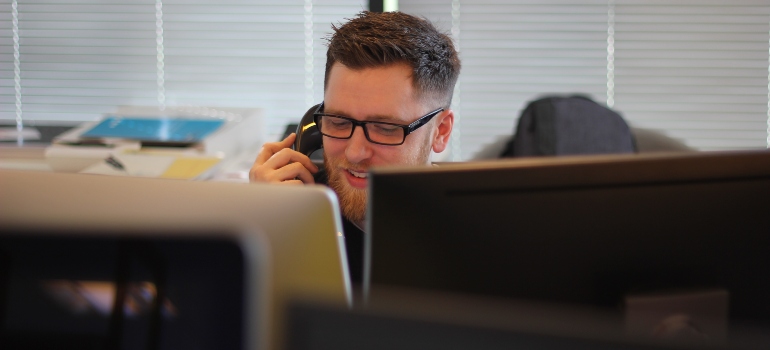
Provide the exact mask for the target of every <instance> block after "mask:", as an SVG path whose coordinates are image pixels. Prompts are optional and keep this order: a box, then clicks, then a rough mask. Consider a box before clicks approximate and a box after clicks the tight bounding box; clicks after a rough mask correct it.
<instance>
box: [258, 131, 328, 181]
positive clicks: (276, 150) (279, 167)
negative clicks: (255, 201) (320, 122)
mask: <svg viewBox="0 0 770 350" xmlns="http://www.w3.org/2000/svg"><path fill="white" fill-rule="evenodd" d="M296 137H297V135H296V134H291V135H289V136H287V137H286V138H285V139H283V141H279V142H268V143H266V144H264V145H263V146H262V149H261V150H260V151H259V154H258V155H257V160H255V161H254V165H253V166H252V167H251V170H250V171H249V181H250V182H277V183H286V184H302V183H305V184H313V183H315V180H313V174H315V173H316V172H318V167H317V166H316V165H315V164H313V162H312V161H310V158H308V156H306V155H304V154H302V153H299V152H297V151H295V150H293V149H291V146H292V144H294V139H296Z"/></svg>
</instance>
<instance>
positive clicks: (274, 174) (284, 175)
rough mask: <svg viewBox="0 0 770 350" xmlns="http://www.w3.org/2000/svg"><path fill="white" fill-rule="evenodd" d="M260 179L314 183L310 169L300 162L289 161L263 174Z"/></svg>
mask: <svg viewBox="0 0 770 350" xmlns="http://www.w3.org/2000/svg"><path fill="white" fill-rule="evenodd" d="M262 180H263V181H268V182H281V183H283V182H287V181H291V180H299V181H301V182H302V183H305V184H314V183H315V180H314V179H313V174H311V173H310V171H309V170H307V168H305V167H304V166H303V165H302V164H300V163H291V164H288V165H286V166H283V167H281V168H279V169H276V170H273V171H270V172H268V173H266V174H264V175H263V177H262Z"/></svg>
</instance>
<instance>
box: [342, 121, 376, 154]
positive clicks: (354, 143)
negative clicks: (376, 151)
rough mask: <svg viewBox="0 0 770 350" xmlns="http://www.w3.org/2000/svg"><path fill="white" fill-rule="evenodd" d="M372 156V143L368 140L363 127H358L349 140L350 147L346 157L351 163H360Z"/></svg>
mask: <svg viewBox="0 0 770 350" xmlns="http://www.w3.org/2000/svg"><path fill="white" fill-rule="evenodd" d="M371 156H372V143H371V142H369V140H367V139H366V135H365V134H364V128H363V126H359V127H356V128H355V130H353V136H351V137H350V139H348V146H347V148H345V157H347V158H348V161H349V162H351V163H360V162H362V161H364V160H366V159H368V158H369V157H371Z"/></svg>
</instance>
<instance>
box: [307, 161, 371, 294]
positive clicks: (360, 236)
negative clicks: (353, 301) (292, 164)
mask: <svg viewBox="0 0 770 350" xmlns="http://www.w3.org/2000/svg"><path fill="white" fill-rule="evenodd" d="M319 168H321V170H320V171H319V172H318V173H316V174H315V175H314V178H315V182H316V183H317V184H321V185H328V183H329V179H328V176H327V174H326V170H325V169H323V167H319ZM342 234H343V235H345V250H346V253H347V256H348V269H349V272H350V281H351V283H352V284H353V289H358V288H360V287H361V283H362V280H363V276H364V231H363V230H361V229H360V228H358V226H356V225H355V224H353V223H352V222H350V220H348V219H347V218H345V216H342Z"/></svg>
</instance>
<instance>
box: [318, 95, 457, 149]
mask: <svg viewBox="0 0 770 350" xmlns="http://www.w3.org/2000/svg"><path fill="white" fill-rule="evenodd" d="M323 107H324V105H323V103H322V104H321V105H320V106H319V107H318V112H315V113H314V114H313V119H314V120H315V124H316V125H317V126H318V130H319V131H320V132H321V134H322V135H324V136H328V137H331V138H335V139H349V138H351V137H352V136H353V131H355V130H356V126H360V127H361V128H362V129H364V135H365V136H366V139H367V140H369V142H371V143H376V144H378V145H387V146H398V145H400V144H403V143H404V141H405V140H406V135H409V134H411V133H412V132H414V131H415V130H417V129H419V128H420V127H421V126H423V125H425V124H427V123H428V122H429V121H430V120H431V119H433V117H435V116H436V115H438V114H439V113H441V112H443V111H444V109H443V108H439V109H437V110H434V111H432V112H430V113H428V114H426V115H424V116H422V117H420V118H419V119H417V120H415V121H414V122H412V123H411V124H409V125H402V124H394V123H385V122H362V121H358V120H355V119H352V118H348V117H344V116H341V115H336V114H328V113H324V112H323Z"/></svg>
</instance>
